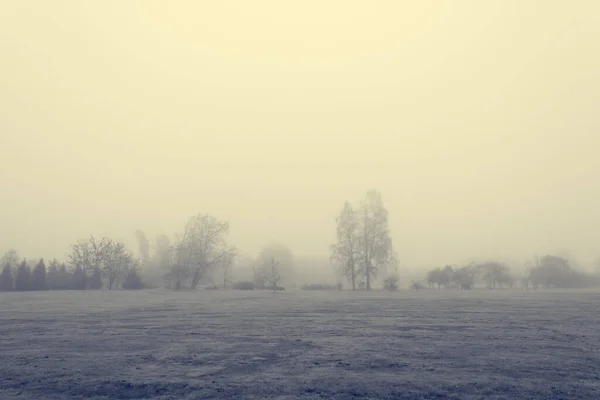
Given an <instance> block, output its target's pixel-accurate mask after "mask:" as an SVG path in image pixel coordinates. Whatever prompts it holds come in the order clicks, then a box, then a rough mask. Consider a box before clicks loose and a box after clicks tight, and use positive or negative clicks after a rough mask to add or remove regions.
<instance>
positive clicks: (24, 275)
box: [15, 259, 31, 291]
mask: <svg viewBox="0 0 600 400" xmlns="http://www.w3.org/2000/svg"><path fill="white" fill-rule="evenodd" d="M30 283H31V269H30V268H29V265H27V260H25V259H24V260H23V262H21V265H20V266H19V269H18V270H17V277H16V279H15V290H18V291H25V290H29V288H30Z"/></svg>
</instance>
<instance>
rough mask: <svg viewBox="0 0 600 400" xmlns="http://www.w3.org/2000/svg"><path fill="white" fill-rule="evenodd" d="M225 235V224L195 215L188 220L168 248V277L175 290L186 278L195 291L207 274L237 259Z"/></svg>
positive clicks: (206, 216)
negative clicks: (169, 258)
mask: <svg viewBox="0 0 600 400" xmlns="http://www.w3.org/2000/svg"><path fill="white" fill-rule="evenodd" d="M228 235H229V222H228V221H220V220H218V219H217V218H215V217H213V216H211V215H208V214H198V215H196V216H194V217H191V218H190V219H189V220H188V222H187V224H186V225H185V227H184V231H183V234H181V235H178V236H177V238H176V241H175V244H174V246H173V247H172V251H173V262H172V265H171V268H170V269H171V273H170V275H171V276H172V277H173V279H174V280H175V289H176V290H179V289H181V288H182V285H183V284H184V283H185V282H186V281H187V280H188V279H190V278H191V284H190V288H191V289H195V288H196V286H197V285H198V283H199V282H200V280H201V279H202V278H204V277H205V276H206V274H207V273H209V272H210V271H212V270H213V269H214V268H216V267H218V266H221V265H222V264H223V263H229V262H231V261H232V260H233V259H234V258H235V257H236V256H237V249H236V248H235V247H234V246H229V245H228V243H227V236H228Z"/></svg>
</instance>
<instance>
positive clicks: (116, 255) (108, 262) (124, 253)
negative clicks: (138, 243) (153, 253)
mask: <svg viewBox="0 0 600 400" xmlns="http://www.w3.org/2000/svg"><path fill="white" fill-rule="evenodd" d="M105 240H106V246H105V247H104V249H103V257H104V258H103V260H102V271H103V272H104V274H105V275H106V277H108V290H111V289H112V288H113V287H116V286H117V284H118V281H119V279H121V278H123V277H124V276H125V275H126V274H127V272H129V270H130V269H132V268H133V255H132V254H131V253H130V252H129V251H128V250H127V248H126V246H125V244H123V243H121V242H117V241H113V240H110V239H105Z"/></svg>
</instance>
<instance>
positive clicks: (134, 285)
mask: <svg viewBox="0 0 600 400" xmlns="http://www.w3.org/2000/svg"><path fill="white" fill-rule="evenodd" d="M121 287H122V288H123V289H125V290H139V289H143V288H144V283H143V282H142V278H141V277H140V276H139V275H138V274H137V272H136V270H135V268H132V269H131V270H130V271H129V273H128V274H127V278H125V281H124V282H123V283H122V284H121Z"/></svg>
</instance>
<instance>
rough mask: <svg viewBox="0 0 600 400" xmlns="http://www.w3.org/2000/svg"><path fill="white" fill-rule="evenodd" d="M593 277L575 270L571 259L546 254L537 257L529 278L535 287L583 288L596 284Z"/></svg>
mask: <svg viewBox="0 0 600 400" xmlns="http://www.w3.org/2000/svg"><path fill="white" fill-rule="evenodd" d="M591 278H592V277H591V276H589V275H587V274H585V273H583V272H580V271H577V270H574V269H573V268H572V267H571V265H570V263H569V260H567V259H566V258H563V257H558V256H553V255H545V256H543V257H542V258H541V259H536V262H535V264H534V267H533V268H531V270H530V272H529V280H530V282H531V284H532V286H533V288H534V289H536V288H537V287H538V286H543V287H546V288H551V287H555V288H582V287H588V286H593V285H594V284H595V282H594V280H593V279H591Z"/></svg>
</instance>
